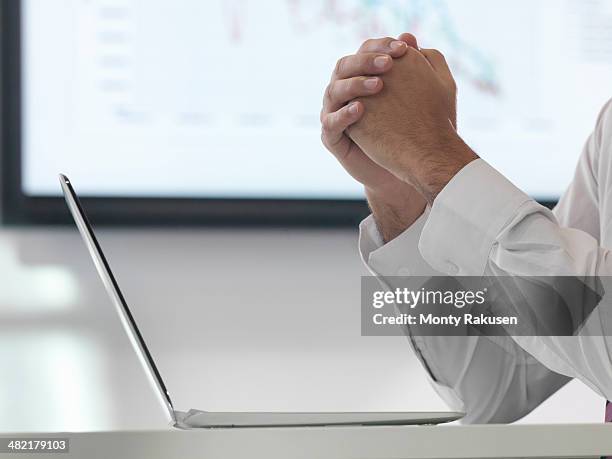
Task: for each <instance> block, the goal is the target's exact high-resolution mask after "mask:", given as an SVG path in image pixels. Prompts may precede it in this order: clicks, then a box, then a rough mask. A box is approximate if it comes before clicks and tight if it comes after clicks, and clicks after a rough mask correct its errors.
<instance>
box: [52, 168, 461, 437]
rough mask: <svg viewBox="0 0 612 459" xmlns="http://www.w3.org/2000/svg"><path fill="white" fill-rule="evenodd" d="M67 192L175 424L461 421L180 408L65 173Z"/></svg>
mask: <svg viewBox="0 0 612 459" xmlns="http://www.w3.org/2000/svg"><path fill="white" fill-rule="evenodd" d="M60 183H61V185H62V191H63V193H64V197H65V198H66V203H67V204H68V208H69V209H70V213H71V214H72V217H73V218H74V221H75V223H76V225H77V227H78V229H79V232H80V233H81V236H82V237H83V240H84V241H85V245H86V246H87V249H88V250H89V254H90V255H91V258H92V259H93V262H94V264H95V265H96V269H97V271H98V274H99V275H100V278H101V279H102V282H103V283H104V286H105V287H106V291H107V293H108V295H109V296H110V298H111V300H112V302H113V304H114V305H115V308H116V310H117V313H118V314H119V317H120V319H121V323H122V324H123V327H124V328H125V331H126V333H127V335H128V337H129V339H130V342H131V343H132V346H133V347H134V351H135V352H136V354H137V355H138V359H139V360H140V363H141V364H142V367H143V368H144V371H145V373H146V375H147V378H148V379H149V382H150V383H151V386H152V387H153V390H154V391H155V394H156V395H157V398H158V400H159V403H160V405H161V406H162V407H163V410H164V412H165V413H166V415H167V419H168V422H169V424H171V425H173V426H175V427H177V428H181V429H197V428H249V427H315V426H391V425H396V426H397V425H414V424H441V423H445V422H451V421H455V420H457V419H460V418H461V417H463V416H464V414H463V413H452V412H448V413H447V412H443V413H440V412H438V413H435V412H434V413H427V412H409V413H400V412H388V413H374V412H370V413H356V412H355V413H280V412H276V413H255V412H245V413H230V412H226V413H213V412H209V411H200V410H193V409H192V410H189V411H188V412H183V411H177V410H175V409H174V406H173V405H172V401H171V400H170V394H169V393H168V390H167V389H166V385H165V384H164V381H163V379H162V377H161V374H160V372H159V370H158V368H157V366H156V365H155V361H154V360H153V357H152V355H151V353H150V352H149V349H148V348H147V345H146V343H145V340H144V338H143V337H142V335H141V333H140V331H139V330H138V326H137V325H136V321H135V320H134V317H133V316H132V313H131V312H130V309H129V308H128V305H127V303H126V301H125V299H124V298H123V295H122V293H121V290H119V285H118V284H117V281H116V280H115V277H114V276H113V273H112V272H111V269H110V266H109V264H108V262H107V261H106V258H105V257H104V254H103V253H102V247H100V244H99V243H98V241H97V239H96V236H95V235H94V232H93V229H92V228H91V225H90V224H89V221H88V220H87V217H86V215H85V212H84V211H83V208H82V207H81V204H80V202H79V199H78V197H77V195H76V193H75V191H74V188H73V187H72V185H71V184H70V180H69V179H68V177H66V176H65V175H60Z"/></svg>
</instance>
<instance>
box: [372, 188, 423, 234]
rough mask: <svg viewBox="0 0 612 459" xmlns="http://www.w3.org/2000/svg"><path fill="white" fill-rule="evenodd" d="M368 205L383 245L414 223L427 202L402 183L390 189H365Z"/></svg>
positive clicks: (414, 190)
mask: <svg viewBox="0 0 612 459" xmlns="http://www.w3.org/2000/svg"><path fill="white" fill-rule="evenodd" d="M365 191H366V196H367V198H368V204H369V205H370V209H371V210H372V214H373V216H374V220H375V221H376V226H377V227H378V230H379V232H380V234H381V236H382V239H383V240H384V242H385V243H387V242H390V241H392V240H393V239H395V238H396V237H398V236H399V235H400V234H402V233H403V232H404V231H406V230H407V229H408V228H410V227H411V226H412V225H413V224H414V222H416V221H417V220H418V219H419V217H420V216H421V215H423V212H424V211H425V207H426V206H427V201H426V200H425V198H424V197H423V196H421V194H420V193H419V192H418V191H417V190H416V189H415V188H414V187H412V186H411V185H408V184H404V183H402V184H401V185H400V186H396V187H395V188H394V189H393V190H391V189H380V188H379V189H372V188H368V187H366V190H365Z"/></svg>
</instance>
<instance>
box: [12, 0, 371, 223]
mask: <svg viewBox="0 0 612 459" xmlns="http://www.w3.org/2000/svg"><path fill="white" fill-rule="evenodd" d="M0 17H1V18H0V27H2V32H1V42H2V43H1V53H2V60H1V61H2V162H1V165H2V179H1V185H2V188H1V192H2V216H3V223H4V224H7V225H53V224H63V225H66V224H70V223H71V218H70V215H69V213H68V212H67V209H66V206H65V203H64V199H63V198H62V196H61V194H60V193H59V192H60V189H59V187H58V195H57V197H55V196H54V197H42V196H41V197H38V196H28V195H26V194H25V193H24V191H23V189H22V173H23V170H22V161H21V158H22V143H21V138H22V126H21V124H22V123H21V121H22V119H21V115H22V111H21V94H22V91H21V90H22V80H21V64H22V46H21V0H0ZM60 172H62V171H50V173H52V174H57V173H60ZM73 178H74V179H75V180H76V182H75V183H77V184H78V177H73ZM81 201H82V202H83V206H84V207H85V208H86V209H87V213H88V215H89V216H90V218H91V220H92V221H93V222H95V223H96V224H103V225H130V226H133V225H136V226H139V225H155V226H192V225H204V226H229V225H241V226H244V225H247V226H248V225H255V226H349V225H351V226H353V225H356V224H357V223H358V222H359V221H360V220H361V219H363V218H364V217H365V216H366V215H367V214H368V207H367V204H366V202H365V200H363V199H229V198H228V199H225V198H165V197H159V198H156V197H129V198H123V197H83V198H81Z"/></svg>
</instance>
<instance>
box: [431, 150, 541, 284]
mask: <svg viewBox="0 0 612 459" xmlns="http://www.w3.org/2000/svg"><path fill="white" fill-rule="evenodd" d="M529 201H532V199H531V198H530V197H529V196H528V195H526V194H525V193H523V192H522V191H521V190H520V189H518V188H517V187H516V186H514V185H513V184H512V183H511V182H510V181H509V180H508V179H506V178H505V177H504V176H503V175H501V174H500V173H499V172H497V171H496V170H495V169H494V168H493V167H491V166H490V165H489V164H488V163H487V162H485V161H484V160H482V159H477V160H475V161H473V162H471V163H470V164H468V165H467V166H465V167H464V168H463V169H462V170H461V171H459V173H458V174H457V175H455V177H453V178H452V179H451V181H450V182H449V183H448V184H447V185H446V187H445V188H444V189H443V190H442V192H441V193H440V194H439V195H438V196H437V198H436V199H435V201H434V204H433V207H432V209H431V212H430V214H429V218H428V220H427V223H426V225H425V227H424V229H423V233H422V235H421V239H420V242H419V249H420V252H421V254H422V255H423V258H424V259H425V260H426V261H427V262H428V263H429V264H430V265H431V266H432V267H433V268H434V269H436V270H438V271H441V272H443V273H445V274H448V275H452V276H455V275H463V276H470V275H472V276H473V275H482V274H483V273H484V270H485V267H486V264H487V260H488V258H489V254H490V252H491V249H492V247H493V244H494V243H495V240H496V239H497V237H498V235H499V234H500V233H501V231H502V230H503V229H504V227H505V226H506V225H507V224H508V223H509V222H510V220H511V219H512V217H513V216H514V215H515V214H516V213H517V211H518V209H519V207H521V206H522V205H523V204H524V203H526V202H529Z"/></svg>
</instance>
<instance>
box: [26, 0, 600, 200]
mask: <svg viewBox="0 0 612 459" xmlns="http://www.w3.org/2000/svg"><path fill="white" fill-rule="evenodd" d="M403 31H410V32H413V33H414V34H415V35H416V36H417V37H418V38H419V40H420V44H421V46H423V47H435V48H438V49H440V50H441V51H443V52H444V53H445V54H446V56H447V58H448V61H449V63H450V65H451V67H452V69H453V71H454V74H455V77H456V79H457V83H458V86H459V126H458V128H459V131H460V133H461V135H462V136H463V137H464V139H465V140H466V141H467V142H468V143H469V144H470V145H471V146H472V147H473V148H474V149H475V150H476V151H477V152H478V153H479V154H480V155H481V156H482V157H483V158H484V159H486V160H487V161H489V162H490V163H491V164H493V165H494V166H495V167H497V168H498V169H500V170H501V171H502V172H503V173H505V174H506V175H507V176H509V177H510V178H511V179H512V180H513V181H514V182H515V183H516V184H517V185H518V186H520V187H521V188H522V189H524V190H525V191H526V192H528V193H530V194H531V195H533V196H535V197H537V198H541V199H556V198H558V197H559V195H560V194H561V193H562V192H563V190H564V189H565V188H566V186H567V185H568V183H569V181H570V180H571V177H572V175H573V170H574V167H575V165H576V162H577V159H578V156H579V154H580V152H581V150H582V147H583V145H584V144H585V142H586V140H587V138H588V136H589V134H590V132H591V131H592V129H593V127H594V125H595V122H596V119H597V115H598V112H599V110H600V109H601V108H602V107H603V105H604V104H605V102H606V101H607V99H608V98H609V97H610V96H611V95H612V94H611V93H612V89H611V88H612V87H611V86H610V82H611V81H612V40H611V37H612V2H609V1H606V0H599V1H598V0H594V1H584V0H574V1H569V0H513V1H501V0H499V1H491V0H387V1H385V0H259V1H256V0H207V1H202V0H177V1H169V0H57V1H56V0H54V1H49V0H24V1H23V6H22V43H23V59H22V65H23V79H22V81H23V83H22V91H23V94H22V96H23V105H22V128H23V134H22V154H23V156H22V158H23V161H22V164H23V168H22V186H23V192H24V193H25V194H27V195H30V196H48V195H57V194H58V189H59V188H58V185H57V179H56V173H57V172H59V171H60V170H61V171H64V172H66V173H67V174H70V176H71V177H73V179H74V180H75V182H77V183H78V186H79V191H80V193H81V194H82V195H84V196H102V197H105V196H109V197H172V198H174V197H177V198H180V197H196V198H197V197H203V198H217V197H218V198H271V199H276V198H288V199H296V198H297V199H302V198H304V199H352V198H355V199H358V198H361V197H362V190H361V187H360V186H358V185H357V184H356V183H354V182H353V181H352V180H351V179H350V177H348V176H347V174H346V173H345V172H344V171H343V170H342V168H341V167H340V166H339V165H338V164H337V163H336V161H335V160H334V158H333V157H332V156H331V155H330V154H329V153H327V152H326V151H325V149H324V148H323V146H322V145H321V142H320V126H319V111H320V109H321V100H322V96H323V91H324V88H325V87H326V85H327V82H328V81H329V78H330V74H331V72H332V70H333V68H334V65H335V63H336V61H337V60H338V58H340V57H341V56H343V55H346V54H351V53H354V52H355V51H356V50H357V49H358V48H359V46H360V44H361V42H362V41H363V40H365V39H366V38H369V37H379V36H396V35H398V34H399V33H401V32H403ZM406 122H407V123H408V122H410V120H406ZM406 154H410V152H406Z"/></svg>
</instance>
